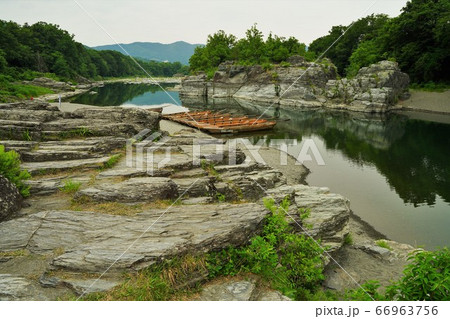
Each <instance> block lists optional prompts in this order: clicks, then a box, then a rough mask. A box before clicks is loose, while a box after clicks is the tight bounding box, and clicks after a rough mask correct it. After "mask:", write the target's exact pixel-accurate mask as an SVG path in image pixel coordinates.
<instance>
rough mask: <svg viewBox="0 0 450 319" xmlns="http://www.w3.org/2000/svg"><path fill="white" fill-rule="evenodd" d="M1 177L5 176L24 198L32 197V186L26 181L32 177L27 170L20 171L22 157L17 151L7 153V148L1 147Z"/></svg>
mask: <svg viewBox="0 0 450 319" xmlns="http://www.w3.org/2000/svg"><path fill="white" fill-rule="evenodd" d="M0 175H3V176H4V177H5V178H7V179H8V180H9V181H11V183H13V184H15V185H16V186H17V188H18V189H19V192H20V194H21V195H22V196H23V197H28V196H29V195H30V186H27V185H26V184H25V181H26V180H27V179H29V178H30V177H31V175H30V174H29V173H28V172H27V171H26V170H21V169H20V156H19V154H17V153H16V152H15V151H9V152H5V147H4V146H3V145H0Z"/></svg>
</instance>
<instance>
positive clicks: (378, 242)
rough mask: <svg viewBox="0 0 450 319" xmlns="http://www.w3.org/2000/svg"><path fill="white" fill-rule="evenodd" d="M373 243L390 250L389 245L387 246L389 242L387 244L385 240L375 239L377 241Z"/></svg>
mask: <svg viewBox="0 0 450 319" xmlns="http://www.w3.org/2000/svg"><path fill="white" fill-rule="evenodd" d="M375 244H376V245H377V246H378V247H381V248H386V249H389V250H392V248H391V246H389V244H388V243H387V242H386V241H385V240H377V241H376V242H375Z"/></svg>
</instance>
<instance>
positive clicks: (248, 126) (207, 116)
mask: <svg viewBox="0 0 450 319" xmlns="http://www.w3.org/2000/svg"><path fill="white" fill-rule="evenodd" d="M163 118H164V119H166V120H170V121H174V122H177V123H181V124H185V125H188V126H192V127H195V128H198V129H200V130H203V131H207V132H209V133H239V132H252V131H261V130H268V129H272V128H273V127H274V126H275V125H276V124H277V122H275V121H270V120H266V119H258V118H248V117H247V116H238V117H233V116H232V115H231V114H228V113H225V114H224V113H213V112H211V111H201V112H183V113H176V114H167V115H163Z"/></svg>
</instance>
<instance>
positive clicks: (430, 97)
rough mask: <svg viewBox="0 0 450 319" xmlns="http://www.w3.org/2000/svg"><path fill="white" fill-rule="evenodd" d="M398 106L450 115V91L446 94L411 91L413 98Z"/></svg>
mask: <svg viewBox="0 0 450 319" xmlns="http://www.w3.org/2000/svg"><path fill="white" fill-rule="evenodd" d="M398 105H399V106H401V107H403V108H404V109H406V110H412V111H421V112H435V113H445V114H450V90H448V91H445V92H425V91H413V90H411V97H410V98H409V99H407V100H405V101H401V102H400V103H399V104H398Z"/></svg>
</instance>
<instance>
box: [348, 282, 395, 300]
mask: <svg viewBox="0 0 450 319" xmlns="http://www.w3.org/2000/svg"><path fill="white" fill-rule="evenodd" d="M379 288H380V284H379V283H378V281H375V280H369V281H367V282H366V283H364V284H362V285H361V287H360V288H358V289H352V290H348V291H346V292H345V294H344V295H343V299H344V300H353V301H372V300H376V301H383V300H387V299H386V297H385V296H383V295H382V294H381V293H379V291H378V289H379Z"/></svg>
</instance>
